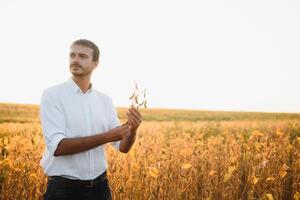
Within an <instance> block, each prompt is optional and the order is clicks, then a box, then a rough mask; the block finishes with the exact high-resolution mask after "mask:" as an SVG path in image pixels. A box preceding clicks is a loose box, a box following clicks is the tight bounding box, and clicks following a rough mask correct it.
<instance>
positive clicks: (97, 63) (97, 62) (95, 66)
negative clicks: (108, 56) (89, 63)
mask: <svg viewBox="0 0 300 200" xmlns="http://www.w3.org/2000/svg"><path fill="white" fill-rule="evenodd" d="M93 62H94V69H96V68H97V67H98V65H99V61H93Z"/></svg>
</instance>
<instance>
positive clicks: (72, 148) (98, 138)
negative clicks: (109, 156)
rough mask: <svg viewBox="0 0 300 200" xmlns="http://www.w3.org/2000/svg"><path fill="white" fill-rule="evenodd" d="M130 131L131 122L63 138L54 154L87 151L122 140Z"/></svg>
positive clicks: (60, 154)
mask: <svg viewBox="0 0 300 200" xmlns="http://www.w3.org/2000/svg"><path fill="white" fill-rule="evenodd" d="M128 132H129V124H125V125H122V126H119V127H116V128H113V129H111V130H109V131H107V132H105V133H101V134H96V135H92V136H87V137H80V138H64V139H62V140H61V141H60V142H59V143H58V145H57V148H56V150H55V152H54V156H62V155H69V154H75V153H79V152H83V151H87V150H90V149H93V148H95V147H98V146H100V145H102V144H105V143H108V142H115V141H119V140H122V139H123V138H124V136H125V134H127V133H128Z"/></svg>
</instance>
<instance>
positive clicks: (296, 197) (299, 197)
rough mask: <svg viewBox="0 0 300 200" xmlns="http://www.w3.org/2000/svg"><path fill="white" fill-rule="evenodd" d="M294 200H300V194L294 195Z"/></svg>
mask: <svg viewBox="0 0 300 200" xmlns="http://www.w3.org/2000/svg"><path fill="white" fill-rule="evenodd" d="M294 200H300V193H299V192H296V193H295V194H294Z"/></svg>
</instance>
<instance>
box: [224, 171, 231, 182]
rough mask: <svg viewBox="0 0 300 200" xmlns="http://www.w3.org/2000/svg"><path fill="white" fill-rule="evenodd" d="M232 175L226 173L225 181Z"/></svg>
mask: <svg viewBox="0 0 300 200" xmlns="http://www.w3.org/2000/svg"><path fill="white" fill-rule="evenodd" d="M230 177H231V174H229V173H226V174H225V176H224V179H223V180H224V182H227V181H228V179H229V178H230Z"/></svg>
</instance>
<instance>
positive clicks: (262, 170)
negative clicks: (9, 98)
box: [0, 104, 300, 200]
mask: <svg viewBox="0 0 300 200" xmlns="http://www.w3.org/2000/svg"><path fill="white" fill-rule="evenodd" d="M125 111H126V109H125V108H119V109H118V113H119V117H120V119H121V121H125V120H126V119H125V116H126V115H125ZM38 113H39V107H38V106H37V105H17V104H0V153H1V154H0V199H3V200H6V199H11V200H16V199H21V200H23V199H24V200H27V199H28V200H35V199H42V194H43V193H44V192H45V190H46V183H47V177H46V176H45V174H44V173H43V171H42V169H41V167H40V165H39V162H40V159H41V156H42V153H43V151H44V148H45V144H44V140H43V135H42V131H41V127H40V121H39V115H38ZM141 113H142V115H143V117H144V122H143V123H142V125H141V127H140V128H139V132H138V137H137V140H136V142H135V144H134V146H133V148H132V149H131V151H130V152H129V153H128V154H123V153H121V152H117V151H115V150H114V148H113V147H112V146H110V145H107V146H106V148H107V158H108V162H109V168H108V179H109V184H110V187H111V190H112V194H113V199H120V200H126V199H134V200H136V199H137V200H139V199H184V200H186V199H204V200H206V199H207V200H208V199H211V200H215V199H216V200H222V199H229V200H231V199H233V200H235V199H249V200H251V199H266V200H272V199H274V200H275V199H280V200H290V199H295V200H299V199H300V114H284V113H246V112H211V111H191V110H167V109H141Z"/></svg>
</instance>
